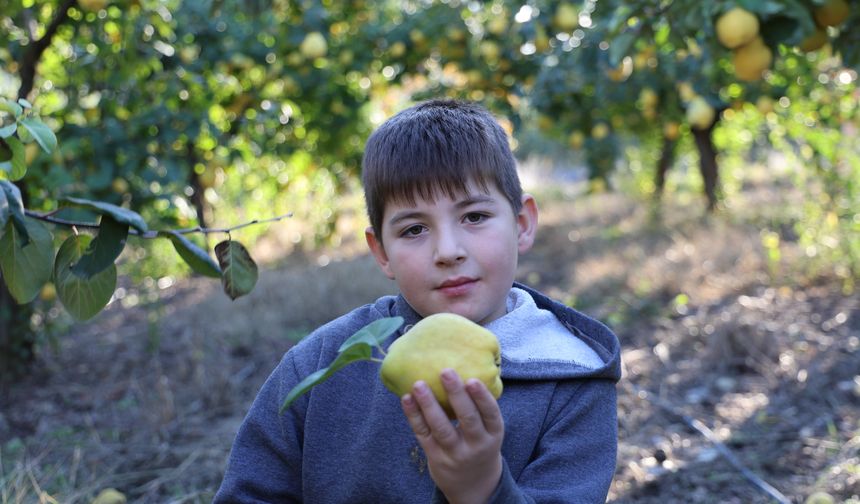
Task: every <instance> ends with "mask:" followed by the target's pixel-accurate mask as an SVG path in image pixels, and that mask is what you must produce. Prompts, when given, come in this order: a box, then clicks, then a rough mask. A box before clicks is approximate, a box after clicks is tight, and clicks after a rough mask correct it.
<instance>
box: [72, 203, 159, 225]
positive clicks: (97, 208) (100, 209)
mask: <svg viewBox="0 0 860 504" xmlns="http://www.w3.org/2000/svg"><path fill="white" fill-rule="evenodd" d="M63 201H64V202H67V203H70V204H71V205H72V206H76V207H80V208H86V209H89V210H92V211H94V212H96V213H98V214H101V215H109V216H111V217H112V218H113V219H114V220H115V221H117V222H119V223H122V224H128V225H129V226H131V227H133V228H134V229H136V230H137V231H138V232H140V233H145V232H146V231H147V229H148V228H147V226H146V222H145V221H144V220H143V217H141V216H140V214H138V213H137V212H132V211H131V210H128V209H125V208H122V207H119V206H116V205H113V204H111V203H105V202H104V201H92V200H88V199H82V198H65V199H64V200H63Z"/></svg>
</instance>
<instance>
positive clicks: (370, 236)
mask: <svg viewBox="0 0 860 504" xmlns="http://www.w3.org/2000/svg"><path fill="white" fill-rule="evenodd" d="M364 238H365V239H366V240H367V246H368V247H370V252H371V253H372V254H373V257H374V259H376V264H378V265H379V268H380V269H381V270H382V272H383V273H385V276H387V277H388V278H390V279H391V280H394V273H393V272H392V271H391V267H390V266H389V262H388V254H386V253H385V248H384V247H383V246H382V240H380V239H379V238H377V236H376V233H375V232H374V231H373V226H367V228H366V229H365V230H364Z"/></svg>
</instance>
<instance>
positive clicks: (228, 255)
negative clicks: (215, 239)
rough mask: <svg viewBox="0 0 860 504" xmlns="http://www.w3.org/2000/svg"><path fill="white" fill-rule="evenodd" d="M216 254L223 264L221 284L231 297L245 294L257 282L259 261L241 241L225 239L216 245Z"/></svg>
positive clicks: (219, 261) (234, 297)
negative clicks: (255, 259)
mask: <svg viewBox="0 0 860 504" xmlns="http://www.w3.org/2000/svg"><path fill="white" fill-rule="evenodd" d="M215 255H216V256H218V263H219V264H220V265H221V284H222V285H223V286H224V292H226V293H227V295H228V296H230V299H236V298H237V297H239V296H244V295H245V294H248V293H249V292H251V291H252V290H253V289H254V285H256V283H257V263H255V262H254V259H252V258H251V254H249V253H248V250H247V249H246V248H245V247H244V246H243V245H242V244H241V243H239V242H236V241H233V240H225V241H222V242H221V243H219V244H218V245H215Z"/></svg>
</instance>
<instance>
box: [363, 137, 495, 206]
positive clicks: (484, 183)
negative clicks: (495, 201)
mask: <svg viewBox="0 0 860 504" xmlns="http://www.w3.org/2000/svg"><path fill="white" fill-rule="evenodd" d="M401 152H402V153H403V154H404V156H402V157H403V159H393V160H392V161H394V162H393V163H392V165H390V166H387V167H386V169H385V170H384V171H385V172H387V173H386V174H385V175H383V176H382V177H380V178H381V179H382V180H380V181H379V182H380V184H379V186H378V187H379V190H380V192H381V193H382V194H386V195H388V197H389V198H390V199H391V200H392V201H397V202H400V203H407V204H410V205H412V204H414V203H415V199H416V198H419V199H422V200H427V201H431V202H432V201H436V198H437V196H439V195H440V194H441V195H444V196H447V197H449V198H452V199H453V198H456V197H458V196H461V195H463V194H465V193H466V191H467V189H468V185H469V184H470V183H474V184H476V185H477V186H478V187H479V188H480V189H481V190H482V191H485V192H487V191H489V185H490V184H491V183H492V181H493V168H492V166H493V165H491V164H489V163H486V162H485V163H479V162H478V159H476V158H478V156H464V155H462V154H467V153H465V152H460V153H459V154H461V155H456V154H454V153H448V154H449V155H448V156H441V155H439V154H440V153H439V152H421V153H413V155H412V156H408V157H407V155H406V154H407V153H408V151H407V150H405V149H404V150H403V151H401ZM416 154H421V155H416ZM406 167H408V168H406Z"/></svg>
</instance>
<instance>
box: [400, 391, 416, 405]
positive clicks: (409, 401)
mask: <svg viewBox="0 0 860 504" xmlns="http://www.w3.org/2000/svg"><path fill="white" fill-rule="evenodd" d="M400 400H401V401H403V404H404V405H405V406H412V405H413V404H415V401H414V400H413V399H412V396H411V395H409V394H405V395H404V396H403V397H401V398H400Z"/></svg>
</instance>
